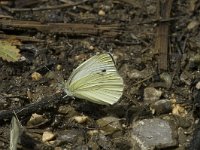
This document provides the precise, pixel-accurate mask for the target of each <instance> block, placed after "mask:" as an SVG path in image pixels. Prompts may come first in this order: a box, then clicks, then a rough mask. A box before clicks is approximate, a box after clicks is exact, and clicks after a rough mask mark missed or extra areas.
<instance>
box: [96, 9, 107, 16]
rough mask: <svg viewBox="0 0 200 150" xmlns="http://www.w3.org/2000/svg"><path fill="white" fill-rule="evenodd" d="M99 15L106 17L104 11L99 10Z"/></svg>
mask: <svg viewBox="0 0 200 150" xmlns="http://www.w3.org/2000/svg"><path fill="white" fill-rule="evenodd" d="M98 14H99V16H105V14H106V13H105V11H103V10H99V12H98Z"/></svg>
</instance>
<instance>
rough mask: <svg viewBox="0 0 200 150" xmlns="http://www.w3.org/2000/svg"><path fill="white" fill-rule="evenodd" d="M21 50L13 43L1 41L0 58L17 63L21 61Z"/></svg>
mask: <svg viewBox="0 0 200 150" xmlns="http://www.w3.org/2000/svg"><path fill="white" fill-rule="evenodd" d="M19 52H20V50H19V49H17V47H16V46H14V45H12V43H11V42H8V41H5V40H0V57H1V58H2V59H3V60H6V61H8V62H16V61H18V60H19V59H20V57H21V54H20V53H19Z"/></svg>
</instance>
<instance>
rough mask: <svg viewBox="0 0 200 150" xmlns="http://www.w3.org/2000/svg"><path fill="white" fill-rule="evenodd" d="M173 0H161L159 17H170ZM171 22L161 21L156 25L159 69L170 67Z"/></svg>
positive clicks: (156, 51) (159, 2) (156, 48)
mask: <svg viewBox="0 0 200 150" xmlns="http://www.w3.org/2000/svg"><path fill="white" fill-rule="evenodd" d="M172 3H173V0H165V1H163V0H159V1H158V9H157V18H158V19H160V18H162V19H168V18H170V13H171V8H172ZM169 25H170V23H169V22H159V23H158V25H157V27H156V41H155V49H154V54H155V55H158V57H157V61H158V69H159V70H167V69H168V45H169V42H170V41H169Z"/></svg>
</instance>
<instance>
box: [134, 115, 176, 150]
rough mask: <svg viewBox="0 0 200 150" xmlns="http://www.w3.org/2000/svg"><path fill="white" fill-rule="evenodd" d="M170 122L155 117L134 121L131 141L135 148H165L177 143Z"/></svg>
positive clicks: (149, 149)
mask: <svg viewBox="0 0 200 150" xmlns="http://www.w3.org/2000/svg"><path fill="white" fill-rule="evenodd" d="M172 129H173V128H172V127H171V125H170V124H169V122H167V121H165V120H163V119H159V118H154V119H144V120H141V121H138V122H133V125H132V132H131V137H130V138H131V142H132V147H133V149H136V148H137V149H138V148H139V149H142V150H153V149H155V148H157V149H164V148H168V147H172V146H176V145H177V139H176V135H177V133H175V131H174V130H172Z"/></svg>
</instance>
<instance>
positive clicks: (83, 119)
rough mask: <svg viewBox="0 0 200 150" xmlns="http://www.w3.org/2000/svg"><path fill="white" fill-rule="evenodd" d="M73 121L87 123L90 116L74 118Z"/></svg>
mask: <svg viewBox="0 0 200 150" xmlns="http://www.w3.org/2000/svg"><path fill="white" fill-rule="evenodd" d="M73 120H74V121H75V122H77V123H85V122H86V121H87V120H88V116H85V115H82V116H74V117H73Z"/></svg>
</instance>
